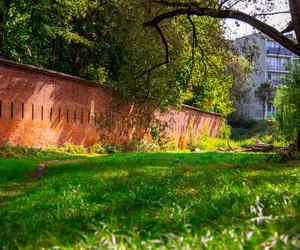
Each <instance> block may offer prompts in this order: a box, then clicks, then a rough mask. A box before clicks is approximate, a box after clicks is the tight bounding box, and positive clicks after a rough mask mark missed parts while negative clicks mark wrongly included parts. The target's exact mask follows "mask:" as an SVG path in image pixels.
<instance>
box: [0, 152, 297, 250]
mask: <svg viewBox="0 0 300 250" xmlns="http://www.w3.org/2000/svg"><path fill="white" fill-rule="evenodd" d="M269 156H270V155H266V154H247V153H243V154H241V153H240V154H227V153H224V154H217V153H200V154H196V153H151V154H149V153H148V154H144V153H134V154H112V155H106V156H101V157H94V158H90V159H89V160H88V161H86V162H78V163H68V164H65V165H55V164H54V165H51V166H49V167H48V168H47V169H46V170H45V174H46V176H45V178H43V179H41V180H38V181H37V180H32V179H24V172H26V171H30V170H31V169H33V168H34V164H32V163H30V162H28V161H26V160H22V162H21V161H18V162H16V161H15V160H5V161H1V162H0V171H1V176H0V193H1V194H0V196H1V197H3V196H4V195H3V190H4V189H3V187H4V186H3V185H4V182H5V190H8V189H9V188H11V189H13V190H14V195H13V196H10V197H9V199H7V200H6V201H5V202H4V203H1V206H0V218H1V230H0V246H1V248H2V249H42V248H43V249H52V248H60V249H198V248H199V247H202V248H205V249H260V248H262V247H263V246H270V245H271V244H272V246H273V248H274V249H298V248H299V247H300V242H299V237H298V232H299V230H300V228H299V221H298V218H299V202H300V196H299V191H298V190H299V188H300V168H299V164H298V163H285V164H274V163H268V162H267V160H268V158H269ZM9 169H10V170H11V171H15V174H14V175H12V176H15V177H16V178H15V179H9V178H8V179H6V180H5V181H4V180H3V179H2V176H3V173H7V170H9ZM25 186H27V187H29V188H30V189H29V190H24V189H23V188H24V187H25ZM0 202H1V201H0Z"/></svg>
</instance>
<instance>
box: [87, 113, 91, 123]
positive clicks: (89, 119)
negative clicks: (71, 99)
mask: <svg viewBox="0 0 300 250" xmlns="http://www.w3.org/2000/svg"><path fill="white" fill-rule="evenodd" d="M90 121H91V112H90V111H88V123H90Z"/></svg>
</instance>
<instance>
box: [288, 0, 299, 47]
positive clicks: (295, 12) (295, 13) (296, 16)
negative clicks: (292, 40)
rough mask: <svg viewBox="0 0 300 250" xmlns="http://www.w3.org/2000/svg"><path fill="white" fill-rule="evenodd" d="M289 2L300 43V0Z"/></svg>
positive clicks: (290, 0)
mask: <svg viewBox="0 0 300 250" xmlns="http://www.w3.org/2000/svg"><path fill="white" fill-rule="evenodd" d="M289 3H290V10H291V15H292V21H293V26H294V30H295V34H296V37H297V41H298V44H300V1H299V0H289Z"/></svg>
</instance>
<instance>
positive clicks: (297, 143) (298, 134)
mask: <svg viewBox="0 0 300 250" xmlns="http://www.w3.org/2000/svg"><path fill="white" fill-rule="evenodd" d="M296 146H297V150H300V130H298V133H297V140H296Z"/></svg>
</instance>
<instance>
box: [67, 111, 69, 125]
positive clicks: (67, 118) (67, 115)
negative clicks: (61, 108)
mask: <svg viewBox="0 0 300 250" xmlns="http://www.w3.org/2000/svg"><path fill="white" fill-rule="evenodd" d="M68 122H69V110H68V109H67V123H68Z"/></svg>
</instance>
